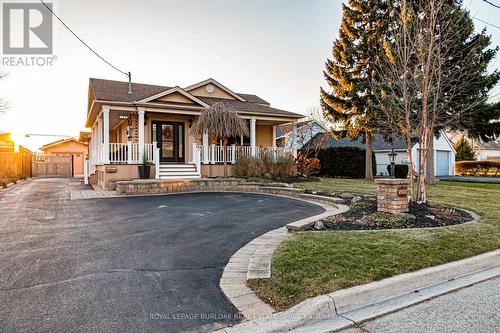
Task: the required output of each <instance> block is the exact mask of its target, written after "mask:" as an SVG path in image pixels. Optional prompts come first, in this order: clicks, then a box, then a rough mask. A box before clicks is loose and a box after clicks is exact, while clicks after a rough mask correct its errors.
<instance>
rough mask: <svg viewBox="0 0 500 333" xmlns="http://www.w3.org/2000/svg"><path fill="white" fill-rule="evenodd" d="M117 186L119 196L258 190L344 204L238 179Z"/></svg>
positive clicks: (140, 182) (148, 181)
mask: <svg viewBox="0 0 500 333" xmlns="http://www.w3.org/2000/svg"><path fill="white" fill-rule="evenodd" d="M115 186H116V192H117V194H118V195H148V194H153V195H154V194H167V193H183V192H254V193H263V194H277V195H284V196H288V197H294V198H299V199H304V200H312V201H316V202H320V203H323V204H327V205H332V206H336V204H338V203H343V200H342V199H338V198H332V197H327V196H319V195H311V194H307V193H304V192H305V191H304V190H303V189H299V188H292V187H273V186H263V185H259V184H256V183H246V182H244V181H241V180H238V179H205V178H202V179H185V180H153V179H145V180H140V179H137V180H128V181H116V184H113V187H115Z"/></svg>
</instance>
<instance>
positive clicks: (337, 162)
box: [317, 147, 377, 178]
mask: <svg viewBox="0 0 500 333" xmlns="http://www.w3.org/2000/svg"><path fill="white" fill-rule="evenodd" d="M317 157H318V159H319V160H320V161H321V168H320V171H319V174H320V175H322V176H328V177H347V178H364V177H365V150H364V149H360V148H356V147H332V148H326V149H321V150H320V151H319V152H318V155H317ZM372 161H373V163H372V170H373V174H374V175H375V174H376V173H377V165H376V162H375V154H374V153H373V154H372Z"/></svg>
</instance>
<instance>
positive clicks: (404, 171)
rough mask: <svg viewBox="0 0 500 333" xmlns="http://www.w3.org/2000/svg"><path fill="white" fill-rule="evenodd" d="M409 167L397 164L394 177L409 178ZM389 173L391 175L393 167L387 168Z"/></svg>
mask: <svg viewBox="0 0 500 333" xmlns="http://www.w3.org/2000/svg"><path fill="white" fill-rule="evenodd" d="M408 171H409V167H408V164H395V165H394V177H395V178H406V177H408ZM387 173H388V174H389V175H390V174H391V165H390V164H389V165H388V166H387Z"/></svg>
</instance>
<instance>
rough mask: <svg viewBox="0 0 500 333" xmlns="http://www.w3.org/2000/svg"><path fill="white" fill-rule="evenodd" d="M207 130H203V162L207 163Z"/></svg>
mask: <svg viewBox="0 0 500 333" xmlns="http://www.w3.org/2000/svg"><path fill="white" fill-rule="evenodd" d="M208 161H209V160H208V131H207V130H203V164H208V163H209V162H208Z"/></svg>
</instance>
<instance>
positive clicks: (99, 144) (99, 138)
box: [96, 115, 102, 164]
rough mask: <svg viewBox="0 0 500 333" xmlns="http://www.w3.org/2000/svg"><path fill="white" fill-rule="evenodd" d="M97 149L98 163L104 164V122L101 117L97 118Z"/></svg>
mask: <svg viewBox="0 0 500 333" xmlns="http://www.w3.org/2000/svg"><path fill="white" fill-rule="evenodd" d="M96 149H97V161H98V162H99V164H101V163H102V120H101V116H100V115H99V118H97V140H96Z"/></svg>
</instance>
